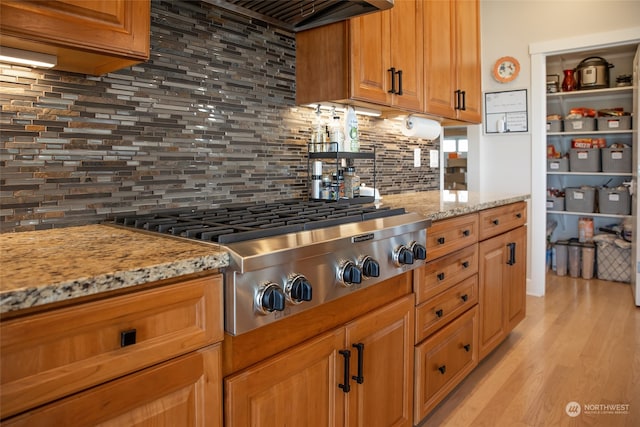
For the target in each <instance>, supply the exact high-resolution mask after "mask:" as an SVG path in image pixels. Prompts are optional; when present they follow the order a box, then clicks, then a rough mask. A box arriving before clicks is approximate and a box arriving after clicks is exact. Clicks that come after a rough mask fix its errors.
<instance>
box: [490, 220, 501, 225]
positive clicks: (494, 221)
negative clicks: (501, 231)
mask: <svg viewBox="0 0 640 427" xmlns="http://www.w3.org/2000/svg"><path fill="white" fill-rule="evenodd" d="M491 223H492V224H493V225H498V224H500V220H499V219H494V220H493V221H491Z"/></svg>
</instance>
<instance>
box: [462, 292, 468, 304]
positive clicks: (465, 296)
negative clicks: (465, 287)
mask: <svg viewBox="0 0 640 427" xmlns="http://www.w3.org/2000/svg"><path fill="white" fill-rule="evenodd" d="M460 298H462V301H464V302H467V301H468V300H469V295H467V294H464V295H462V296H461V297H460Z"/></svg>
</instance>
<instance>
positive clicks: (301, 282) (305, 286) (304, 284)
mask: <svg viewBox="0 0 640 427" xmlns="http://www.w3.org/2000/svg"><path fill="white" fill-rule="evenodd" d="M284 294H285V295H286V297H287V301H289V302H290V303H292V304H300V303H301V302H303V301H311V297H312V288H311V283H310V282H309V280H308V279H307V278H306V277H304V276H303V275H302V274H293V275H291V277H289V279H288V280H287V283H286V284H285V285H284Z"/></svg>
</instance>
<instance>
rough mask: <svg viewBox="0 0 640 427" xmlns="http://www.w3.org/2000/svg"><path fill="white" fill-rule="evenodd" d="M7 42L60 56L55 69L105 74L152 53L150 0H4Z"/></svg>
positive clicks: (0, 8) (0, 16)
mask: <svg viewBox="0 0 640 427" xmlns="http://www.w3.org/2000/svg"><path fill="white" fill-rule="evenodd" d="M0 35H1V36H2V41H1V43H2V45H3V46H7V47H13V48H18V49H25V50H30V51H34V52H42V53H48V54H53V55H56V56H57V57H58V65H57V66H56V67H55V69H58V70H65V71H72V72H77V73H84V74H93V75H100V74H104V73H108V72H110V71H114V70H118V69H121V68H125V67H128V66H130V65H134V64H137V63H140V62H144V61H146V60H147V59H149V37H150V1H149V0H103V1H98V0H96V1H86V0H58V1H46V2H41V1H38V2H36V1H12V0H2V2H1V3H0Z"/></svg>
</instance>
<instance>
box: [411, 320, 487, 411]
mask: <svg viewBox="0 0 640 427" xmlns="http://www.w3.org/2000/svg"><path fill="white" fill-rule="evenodd" d="M477 343H478V309H477V307H474V308H472V309H471V310H469V311H467V312H466V313H464V314H463V315H461V316H460V317H458V318H457V319H456V320H454V321H453V322H451V323H450V324H449V325H447V326H445V327H444V328H442V329H441V330H440V331H439V332H437V333H436V334H434V335H433V336H431V337H430V338H429V339H427V340H426V341H425V342H423V343H422V344H420V345H418V346H416V355H415V361H416V389H415V404H414V408H415V412H414V424H418V423H419V422H420V420H422V419H423V418H424V417H425V416H426V415H427V414H428V413H429V411H431V409H433V408H434V407H435V406H436V405H437V404H438V403H439V402H440V401H441V400H442V399H443V398H444V397H445V396H446V395H447V394H448V393H449V392H450V391H451V390H452V389H453V388H454V387H455V386H456V385H457V384H458V383H460V381H462V380H463V379H464V378H465V376H466V375H467V374H468V373H469V372H471V371H472V370H473V368H475V367H476V365H477V364H478V348H477Z"/></svg>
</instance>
